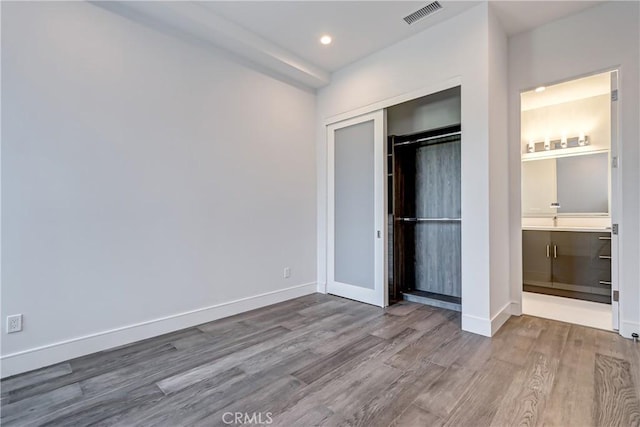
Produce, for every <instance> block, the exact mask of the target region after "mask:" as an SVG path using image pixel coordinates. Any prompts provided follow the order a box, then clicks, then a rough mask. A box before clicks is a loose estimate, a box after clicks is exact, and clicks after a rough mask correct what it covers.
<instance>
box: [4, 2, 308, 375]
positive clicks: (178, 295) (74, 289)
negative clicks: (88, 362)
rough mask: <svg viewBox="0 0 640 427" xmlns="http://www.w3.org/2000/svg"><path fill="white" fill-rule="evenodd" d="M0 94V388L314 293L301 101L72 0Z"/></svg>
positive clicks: (55, 9) (12, 27)
mask: <svg viewBox="0 0 640 427" xmlns="http://www.w3.org/2000/svg"><path fill="white" fill-rule="evenodd" d="M2 89H3V91H2V106H3V108H2V124H3V126H2V231H3V233H2V267H3V268H2V305H1V318H2V319H3V322H4V318H5V316H7V315H10V314H15V313H22V314H23V315H24V331H23V332H21V333H17V334H11V335H7V334H6V333H5V331H4V328H3V331H2V374H3V376H6V375H10V374H14V373H16V372H20V371H23V370H27V369H33V368H36V367H38V366H43V365H47V364H50V363H53V362H57V361H60V360H64V359H68V358H71V357H75V356H78V355H80V354H85V353H89V352H93V351H96V350H100V349H103V348H107V347H110V346H114V345H121V344H124V343H126V342H131V341H134V340H137V339H141V338H146V337H148V336H152V335H155V334H160V333H163V332H167V331H170V330H174V329H179V328H182V327H186V326H190V325H193V324H197V323H202V322H205V321H208V320H212V319H214V318H217V317H221V316H225V315H229V314H232V313H234V312H238V311H240V310H246V309H249V308H254V307H257V306H260V305H264V304H269V303H273V302H277V301H279V300H284V299H287V298H291V297H295V296H298V295H301V294H305V293H310V292H314V291H315V289H316V285H315V276H316V271H315V262H314V260H315V256H316V255H315V250H316V242H315V226H316V225H315V224H316V221H315V211H316V200H315V187H316V183H315V175H316V171H315V153H314V150H315V146H314V144H315V141H314V138H315V135H314V126H315V96H314V94H312V93H309V92H306V91H303V90H300V89H299V88H294V87H292V86H289V85H286V84H284V83H282V82H280V81H277V80H274V79H272V78H270V77H267V76H265V75H263V74H260V73H258V72H255V71H252V70H251V69H248V68H245V67H243V66H240V65H238V64H236V63H234V62H231V61H229V60H228V59H226V58H223V57H220V56H217V55H216V54H212V53H211V52H207V51H206V50H204V49H202V48H200V47H195V46H191V45H189V44H185V43H183V42H181V41H179V40H177V39H174V38H172V37H169V36H165V35H163V34H161V33H158V32H155V31H154V30H151V29H148V28H146V27H143V26H141V25H139V24H136V23H134V22H131V21H129V20H127V19H123V18H122V17H120V16H117V15H114V14H111V13H110V12H107V11H105V10H103V9H101V8H97V7H95V6H93V5H91V4H88V3H85V2H65V3H60V2H55V3H53V2H52V3H29V2H22V3H7V2H3V3H2ZM285 266H289V267H291V269H292V276H291V278H290V279H283V268H284V267H285ZM305 284H306V285H305ZM155 320H158V321H157V322H156V321H155ZM3 325H4V323H3Z"/></svg>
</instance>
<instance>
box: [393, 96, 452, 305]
mask: <svg viewBox="0 0 640 427" xmlns="http://www.w3.org/2000/svg"><path fill="white" fill-rule="evenodd" d="M460 117H461V112H460V87H455V88H452V89H448V90H445V91H442V92H438V93H435V94H432V95H428V96H425V97H422V98H419V99H415V100H412V101H409V102H405V103H402V104H398V105H395V106H392V107H389V108H388V109H387V134H388V139H387V144H388V145H387V158H388V163H387V170H388V183H387V189H388V232H389V239H388V241H389V247H388V254H389V257H388V258H389V259H388V271H389V275H388V276H389V283H388V285H389V302H390V303H391V304H392V303H394V302H398V301H401V300H408V301H413V302H418V303H422V304H427V305H432V306H436V307H441V308H446V309H450V310H456V311H461V301H462V300H461V298H462V293H461V226H462V215H461V213H462V212H461V194H460V186H461V153H460V148H461V135H462V132H461V123H460Z"/></svg>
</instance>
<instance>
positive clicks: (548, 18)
mask: <svg viewBox="0 0 640 427" xmlns="http://www.w3.org/2000/svg"><path fill="white" fill-rule="evenodd" d="M599 3H603V2H602V1H549V0H546V1H492V2H491V5H492V7H493V10H494V11H495V12H496V15H498V18H499V19H500V22H501V23H502V27H503V28H504V30H505V32H506V33H507V35H509V36H512V35H515V34H518V33H523V32H525V31H530V30H533V29H534V28H537V27H539V26H541V25H544V24H547V23H549V22H552V21H556V20H558V19H561V18H564V17H566V16H569V15H573V14H574V13H578V12H580V11H582V10H585V9H588V8H590V7H593V6H595V5H597V4H599Z"/></svg>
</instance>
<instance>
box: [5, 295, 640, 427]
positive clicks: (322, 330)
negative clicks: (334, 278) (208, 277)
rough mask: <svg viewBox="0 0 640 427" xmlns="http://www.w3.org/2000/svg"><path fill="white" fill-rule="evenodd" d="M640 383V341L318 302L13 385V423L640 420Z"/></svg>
mask: <svg viewBox="0 0 640 427" xmlns="http://www.w3.org/2000/svg"><path fill="white" fill-rule="evenodd" d="M639 382H640V344H634V343H633V342H632V341H630V340H625V339H623V338H621V337H620V336H618V335H616V334H614V333H609V332H605V331H600V330H597V329H590V328H585V327H580V326H575V325H569V324H566V323H561V322H556V321H551V320H545V319H540V318H534V317H528V316H522V317H513V318H511V319H510V320H509V321H508V322H507V323H506V324H505V325H504V326H503V327H502V329H501V330H500V331H499V332H498V334H496V336H495V337H493V338H492V339H490V338H485V337H480V336H477V335H473V334H470V333H466V332H463V331H461V330H460V316H459V313H456V312H451V311H446V310H442V309H437V308H432V307H427V306H422V305H419V304H415V303H408V302H406V303H401V304H398V305H395V306H392V307H390V308H389V309H387V310H382V309H379V308H376V307H372V306H368V305H365V304H360V303H357V302H354V301H350V300H346V299H342V298H338V297H333V296H327V295H321V294H314V295H309V296H305V297H302V298H298V299H295V300H291V301H287V302H284V303H280V304H276V305H273V306H269V307H265V308H262V309H259V310H255V311H252V312H248V313H243V314H241V315H237V316H234V317H231V318H227V319H221V320H218V321H215V322H211V323H208V324H204V325H200V326H199V327H196V328H191V329H186V330H182V331H178V332H175V333H172V334H168V335H163V336H160V337H157V338H153V339H150V340H146V341H143V342H139V343H135V344H132V345H129V346H124V347H120V348H116V349H113V350H109V351H105V352H101V353H97V354H93V355H90V356H86V357H82V358H79V359H75V360H71V361H69V362H65V363H61V364H58V365H55V366H51V367H48V368H44V369H41V370H38V371H34V372H30V373H26V374H22V375H18V376H15V377H12V378H8V379H5V380H3V381H2V383H1V386H2V392H1V393H2V394H1V399H2V415H1V419H0V420H1V422H2V425H4V426H14V425H20V426H35V425H60V426H76V425H77V426H88V425H92V426H108V425H120V426H153V425H158V426H187V425H188V426H192V425H193V426H217V425H234V424H241V423H245V424H249V425H252V424H253V425H256V424H259V423H260V422H262V423H263V424H267V423H269V422H270V423H271V425H277V426H287V427H290V426H315V425H327V426H352V425H359V426H411V427H413V426H473V427H478V426H512V425H526V426H529V425H543V424H544V425H549V426H563V427H565V426H580V427H582V426H624V427H626V426H640V402H639V400H638V397H639V396H640V390H639V387H638V386H639V385H640V383H639ZM245 414H246V415H245ZM236 416H238V417H239V418H237V419H236V418H235V417H236ZM236 421H237V423H236Z"/></svg>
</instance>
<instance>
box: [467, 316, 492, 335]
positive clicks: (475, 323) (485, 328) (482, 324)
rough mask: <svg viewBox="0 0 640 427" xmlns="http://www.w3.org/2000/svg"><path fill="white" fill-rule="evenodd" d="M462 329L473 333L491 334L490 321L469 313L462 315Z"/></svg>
mask: <svg viewBox="0 0 640 427" xmlns="http://www.w3.org/2000/svg"><path fill="white" fill-rule="evenodd" d="M462 330H463V331H467V332H471V333H473V334H478V335H484V336H485V337H490V336H491V321H490V320H489V319H484V318H482V317H477V316H472V315H470V314H463V315H462Z"/></svg>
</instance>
